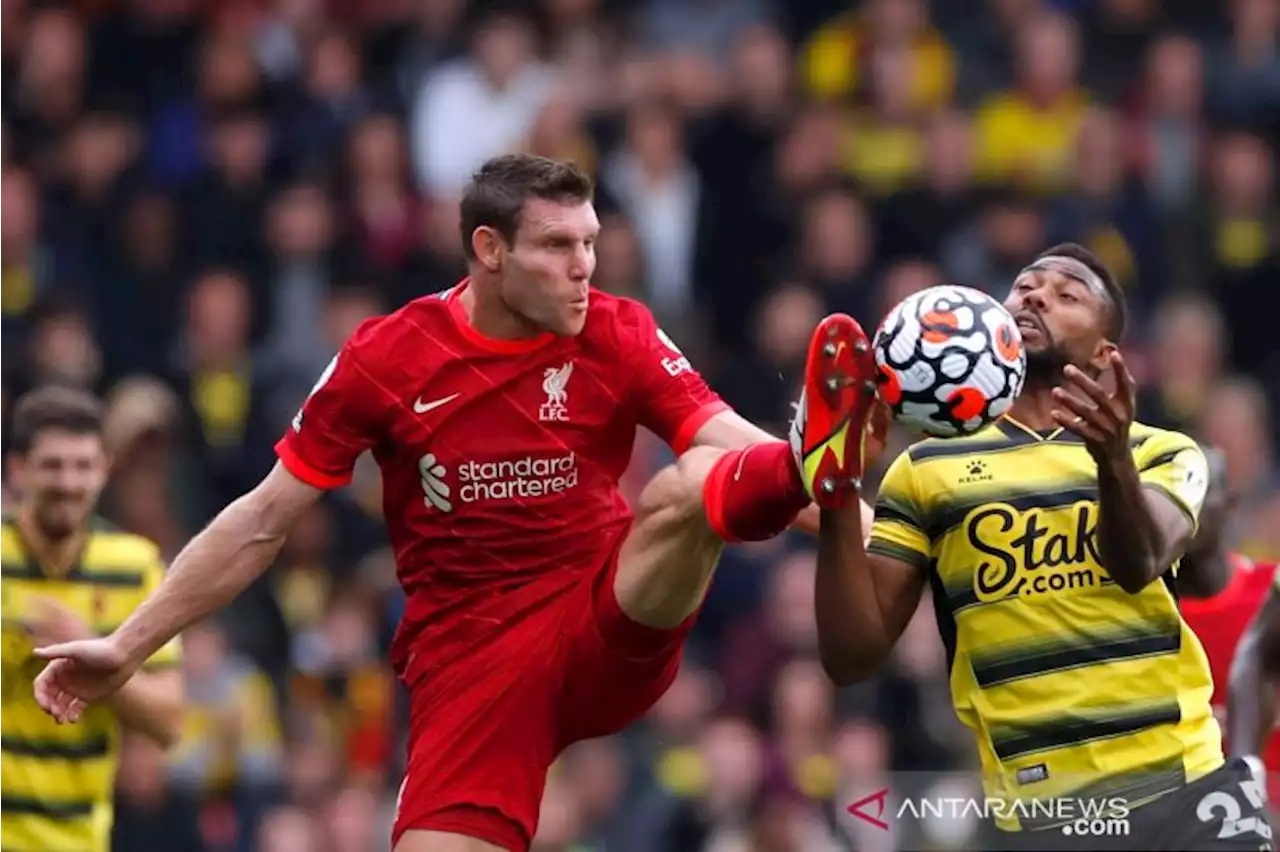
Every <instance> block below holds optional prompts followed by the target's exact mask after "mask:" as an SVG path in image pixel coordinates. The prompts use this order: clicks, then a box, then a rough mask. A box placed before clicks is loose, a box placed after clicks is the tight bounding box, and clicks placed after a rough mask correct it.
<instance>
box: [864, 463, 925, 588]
mask: <svg viewBox="0 0 1280 852" xmlns="http://www.w3.org/2000/svg"><path fill="white" fill-rule="evenodd" d="M921 505H922V503H921V500H920V497H919V494H918V493H917V490H916V478H915V470H914V469H913V468H912V465H911V456H910V455H909V454H908V453H905V452H904V453H902V454H901V455H899V456H898V457H897V458H896V459H894V462H893V464H891V465H890V466H889V470H888V471H886V472H885V475H884V480H883V481H882V482H881V483H880V492H879V494H877V495H876V519H875V522H874V523H873V524H872V525H871V542H870V544H868V546H867V552H868V553H874V554H879V555H881V556H889V557H892V558H893V559H899V560H901V561H903V562H906V563H908V564H910V565H914V566H915V567H917V568H920V569H921V570H923V569H925V568H927V567H928V565H929V559H930V556H931V554H932V548H931V547H930V543H929V536H928V535H927V534H926V533H925V522H924V512H923V511H922V510H921V508H920V507H921Z"/></svg>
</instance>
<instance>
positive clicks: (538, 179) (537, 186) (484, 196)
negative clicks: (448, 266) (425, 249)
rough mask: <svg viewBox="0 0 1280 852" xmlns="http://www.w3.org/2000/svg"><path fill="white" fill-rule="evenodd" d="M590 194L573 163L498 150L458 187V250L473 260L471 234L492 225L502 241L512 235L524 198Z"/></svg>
mask: <svg viewBox="0 0 1280 852" xmlns="http://www.w3.org/2000/svg"><path fill="white" fill-rule="evenodd" d="M594 193H595V186H594V185H593V184H592V182H591V178H590V177H588V176H587V173H586V172H584V171H582V170H581V169H579V168H578V167H577V166H575V165H574V164H573V163H570V162H566V161H564V160H552V159H550V158H548V157H537V156H534V155H532V154H504V155H503V156H501V157H494V158H492V159H491V160H489V161H487V162H486V163H485V164H484V165H483V166H481V167H480V170H479V171H477V172H476V173H475V174H474V175H472V176H471V180H470V182H468V183H467V187H466V189H464V190H463V192H462V202H461V204H460V205H459V206H460V208H461V210H460V213H461V223H460V224H461V230H462V250H463V252H465V253H466V255H467V259H468V260H475V257H476V253H475V249H473V248H472V247H471V235H472V234H474V233H475V232H476V228H493V229H494V230H495V231H497V232H498V233H499V234H502V236H503V238H505V239H506V240H507V242H511V241H513V240H514V239H515V236H516V231H517V230H518V229H519V228H520V214H521V213H522V212H523V211H524V205H525V202H526V201H528V200H529V199H530V198H543V199H546V200H548V201H562V202H578V203H582V202H586V201H590V200H591V198H592V196H593V195H594Z"/></svg>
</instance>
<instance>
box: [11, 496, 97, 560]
mask: <svg viewBox="0 0 1280 852" xmlns="http://www.w3.org/2000/svg"><path fill="white" fill-rule="evenodd" d="M15 520H16V523H17V525H18V532H20V533H21V534H22V543H23V544H24V545H26V547H27V550H28V551H29V555H30V557H31V560H32V561H33V562H35V563H36V564H37V565H39V566H40V569H41V570H42V571H44V573H45V574H47V575H50V576H57V577H61V576H62V575H64V574H66V573H67V572H68V571H70V570H71V569H72V568H73V567H74V566H75V563H76V561H77V559H78V558H79V556H80V551H81V549H82V548H83V547H84V535H85V534H84V530H76V532H74V533H72V534H71V535H69V536H67V537H66V538H64V539H61V540H56V541H55V540H53V539H50V538H48V537H46V536H45V534H44V533H43V532H42V531H41V529H40V525H39V524H37V523H36V520H35V518H34V517H32V515H31V510H30V508H29V507H27V506H22V507H21V508H19V509H18V517H17V518H16V519H15Z"/></svg>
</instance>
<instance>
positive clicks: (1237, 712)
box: [1226, 585, 1280, 756]
mask: <svg viewBox="0 0 1280 852" xmlns="http://www.w3.org/2000/svg"><path fill="white" fill-rule="evenodd" d="M1277 689H1280V591H1278V590H1277V589H1276V587H1275V586H1274V585H1273V586H1272V588H1271V592H1270V594H1268V595H1267V599H1266V601H1265V602H1264V603H1263V605H1262V609H1260V610H1259V611H1258V614H1257V615H1256V616H1254V618H1253V621H1251V622H1250V623H1249V627H1248V629H1247V630H1246V631H1245V634H1244V636H1242V637H1241V638H1240V644H1239V645H1237V646H1236V653H1235V659H1234V660H1233V661H1232V664H1231V677H1230V688H1229V692H1228V699H1227V731H1226V733H1227V743H1228V748H1229V749H1230V751H1231V754H1232V755H1233V756H1236V755H1238V756H1247V755H1256V754H1261V753H1262V746H1263V743H1265V742H1266V740H1267V738H1268V737H1269V736H1270V735H1271V730H1272V728H1273V727H1274V720H1275V712H1276V706H1275V705H1276V690H1277Z"/></svg>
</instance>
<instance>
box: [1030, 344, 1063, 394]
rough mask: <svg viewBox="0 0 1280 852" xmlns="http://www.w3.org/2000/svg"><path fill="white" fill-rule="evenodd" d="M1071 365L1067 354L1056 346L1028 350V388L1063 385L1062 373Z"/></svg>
mask: <svg viewBox="0 0 1280 852" xmlns="http://www.w3.org/2000/svg"><path fill="white" fill-rule="evenodd" d="M1070 363H1071V359H1070V358H1068V357H1067V353H1066V352H1063V351H1062V350H1061V349H1059V348H1058V347H1056V346H1049V347H1047V348H1045V349H1039V350H1035V351H1032V350H1030V349H1028V350H1027V378H1026V383H1025V386H1026V387H1035V388H1053V387H1057V386H1058V385H1059V384H1061V383H1062V371H1063V370H1065V369H1066V367H1067V365H1068V364H1070Z"/></svg>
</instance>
